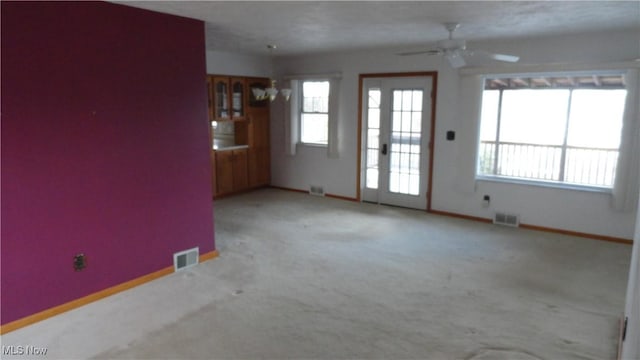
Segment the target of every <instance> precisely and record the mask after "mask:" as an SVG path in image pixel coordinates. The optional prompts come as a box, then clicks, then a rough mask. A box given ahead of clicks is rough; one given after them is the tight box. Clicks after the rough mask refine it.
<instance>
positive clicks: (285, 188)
mask: <svg viewBox="0 0 640 360" xmlns="http://www.w3.org/2000/svg"><path fill="white" fill-rule="evenodd" d="M269 187H270V188H272V189H278V190H284V191H293V192H297V193H301V194H309V192H308V191H305V190H299V189H293V188H287V187H283V186H275V185H270V186H269Z"/></svg>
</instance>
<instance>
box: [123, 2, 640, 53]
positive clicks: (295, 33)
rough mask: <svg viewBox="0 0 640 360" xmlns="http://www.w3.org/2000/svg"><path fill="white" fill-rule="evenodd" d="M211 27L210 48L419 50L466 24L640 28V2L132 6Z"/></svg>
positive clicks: (487, 33) (506, 31) (501, 32)
mask: <svg viewBox="0 0 640 360" xmlns="http://www.w3.org/2000/svg"><path fill="white" fill-rule="evenodd" d="M119 3H122V4H125V5H130V6H135V7H139V8H144V9H149V10H155V11H159V12H164V13H169V14H174V15H181V16H185V17H189V18H194V19H199V20H203V21H205V22H206V39H207V49H208V50H219V51H229V52H237V53H245V54H267V53H268V50H267V49H266V45H267V44H276V45H277V46H278V48H277V50H275V52H274V54H273V55H292V54H302V53H310V52H328V51H341V50H350V49H365V48H376V47H403V46H406V47H407V48H415V47H420V46H424V45H426V44H430V43H433V42H435V41H437V40H439V39H442V38H445V37H446V36H447V32H446V30H444V28H443V26H442V25H441V24H442V23H444V22H448V21H449V22H450V21H454V22H459V23H461V24H462V25H461V27H460V28H459V29H458V30H457V31H456V37H460V38H465V39H467V40H489V39H506V38H524V37H537V36H550V35H558V34H572V33H583V32H594V31H607V30H616V29H634V30H635V31H638V33H639V39H640V1H589V2H586V1H413V2H400V1H376V2H351V1H332V2H318V1H313V2H312V1H300V2H297V1H296V2H290V1H257V2H253V1H251V2H249V1H162V2H160V1H126V2H119Z"/></svg>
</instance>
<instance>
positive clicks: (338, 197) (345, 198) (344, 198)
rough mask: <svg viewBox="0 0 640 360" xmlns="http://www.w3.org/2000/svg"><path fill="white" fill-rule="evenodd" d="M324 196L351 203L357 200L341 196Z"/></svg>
mask: <svg viewBox="0 0 640 360" xmlns="http://www.w3.org/2000/svg"><path fill="white" fill-rule="evenodd" d="M324 196H326V197H330V198H333V199H339V200H345V201H353V202H357V201H358V199H356V198H352V197H348V196H342V195H333V194H324Z"/></svg>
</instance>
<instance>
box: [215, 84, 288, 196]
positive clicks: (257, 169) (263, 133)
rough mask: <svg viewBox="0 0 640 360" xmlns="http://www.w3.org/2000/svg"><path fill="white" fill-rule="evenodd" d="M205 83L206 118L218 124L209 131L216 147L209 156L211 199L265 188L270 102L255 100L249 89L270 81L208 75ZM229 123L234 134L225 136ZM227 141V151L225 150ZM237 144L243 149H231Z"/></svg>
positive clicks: (268, 173)
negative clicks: (206, 88) (207, 105)
mask: <svg viewBox="0 0 640 360" xmlns="http://www.w3.org/2000/svg"><path fill="white" fill-rule="evenodd" d="M207 82H208V86H209V104H210V108H209V114H210V115H209V116H210V120H211V121H216V122H217V125H216V126H213V125H212V127H211V130H210V131H211V141H212V144H215V145H216V146H217V147H212V157H211V163H212V164H211V166H212V169H213V174H214V175H213V179H212V189H213V196H214V198H215V197H218V196H224V195H228V194H233V193H237V192H241V191H245V190H248V189H252V188H258V187H261V186H268V185H269V184H270V182H271V161H270V151H271V150H270V141H269V137H270V134H269V128H270V125H269V121H270V101H269V100H257V99H255V97H254V96H253V92H252V91H251V88H253V87H258V88H262V89H264V88H266V87H268V86H269V84H270V81H269V79H267V78H244V77H237V76H225V75H208V76H207ZM277 101H281V100H280V99H278V100H277ZM212 124H216V123H212ZM229 124H233V128H234V131H233V132H229V134H227V132H226V131H227V130H228V129H227V128H228V126H227V125H229ZM223 128H224V129H226V130H224V131H225V132H223V130H222V129H223ZM216 129H217V130H216ZM216 134H217V135H218V136H217V137H215V135H216ZM214 138H215V141H214ZM227 142H228V143H229V145H228V146H229V147H230V148H228V149H226V150H225V149H224V147H225V146H227V145H225V144H226V143H227ZM237 145H246V147H245V148H239V149H238V148H234V147H237Z"/></svg>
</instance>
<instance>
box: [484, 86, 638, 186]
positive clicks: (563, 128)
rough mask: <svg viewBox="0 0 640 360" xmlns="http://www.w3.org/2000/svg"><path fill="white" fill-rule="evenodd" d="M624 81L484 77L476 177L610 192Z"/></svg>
mask: <svg viewBox="0 0 640 360" xmlns="http://www.w3.org/2000/svg"><path fill="white" fill-rule="evenodd" d="M625 98H626V89H625V88H624V78H623V75H621V74H617V75H589V76H574V75H569V76H566V75H563V76H558V75H553V76H534V77H531V76H527V77H525V76H523V77H510V78H490V79H485V88H484V92H483V98H482V113H481V125H480V144H479V148H478V165H477V174H478V175H479V176H480V177H501V178H507V179H525V180H529V181H542V182H553V183H560V184H567V185H577V186H592V187H600V188H612V187H613V183H614V180H615V174H616V165H617V161H618V152H619V147H620V133H621V130H622V117H623V112H624V104H625Z"/></svg>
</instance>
